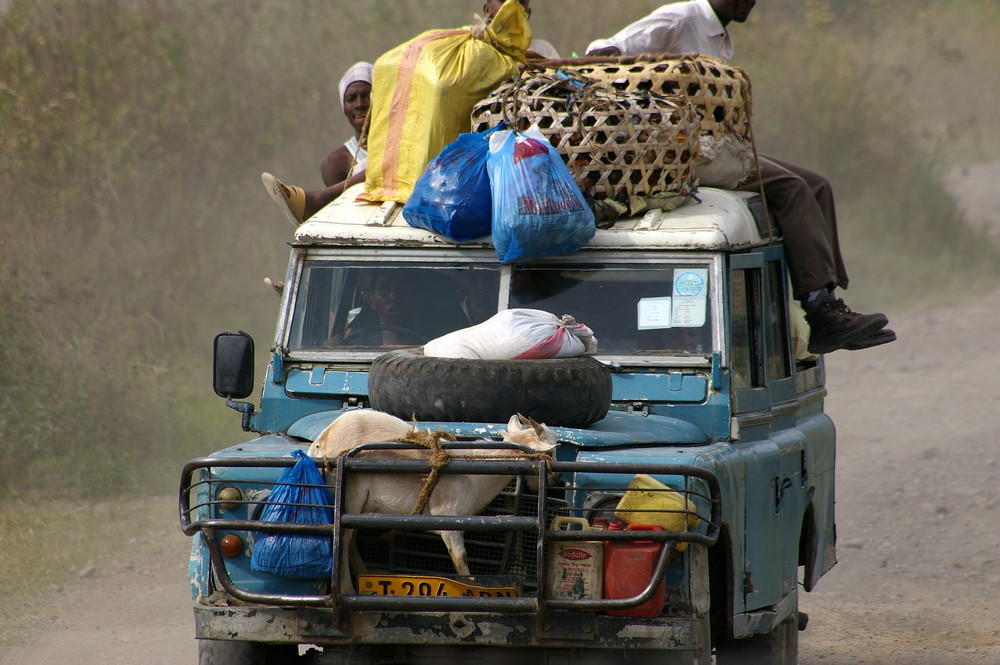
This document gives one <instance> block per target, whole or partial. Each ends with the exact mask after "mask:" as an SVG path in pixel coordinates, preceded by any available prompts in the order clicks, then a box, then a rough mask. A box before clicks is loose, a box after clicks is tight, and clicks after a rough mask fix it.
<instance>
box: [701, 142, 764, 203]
mask: <svg viewBox="0 0 1000 665" xmlns="http://www.w3.org/2000/svg"><path fill="white" fill-rule="evenodd" d="M698 148H699V149H698V156H697V157H695V160H694V172H695V175H696V176H697V177H698V183H699V184H700V185H702V186H704V187H721V188H722V189H736V188H737V187H739V185H740V183H742V182H743V181H744V180H746V179H747V177H748V176H749V175H750V172H751V170H752V169H753V146H752V145H751V144H750V142H749V141H747V140H746V139H744V138H741V137H739V136H737V135H736V134H733V133H731V132H729V133H726V134H725V135H724V136H723V137H722V138H721V139H720V140H718V141H717V140H716V139H715V138H714V137H713V136H712V135H711V134H702V136H701V138H700V139H699V140H698Z"/></svg>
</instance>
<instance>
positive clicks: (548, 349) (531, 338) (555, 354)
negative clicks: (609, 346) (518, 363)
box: [424, 309, 597, 360]
mask: <svg viewBox="0 0 1000 665" xmlns="http://www.w3.org/2000/svg"><path fill="white" fill-rule="evenodd" d="M596 352H597V340H596V339H595V338H594V333H593V331H592V330H591V329H590V328H588V327H587V326H585V325H583V324H582V323H577V321H576V319H574V318H573V317H572V316H570V315H569V314H567V315H565V316H563V317H562V318H561V319H560V318H558V317H557V316H555V315H554V314H550V313H548V312H543V311H542V310H538V309H505V310H504V311H502V312H498V313H497V314H495V315H493V316H492V317H490V318H489V319H487V320H485V321H483V322H482V323H480V324H479V325H475V326H471V327H469V328H462V329H461V330H456V331H455V332H452V333H448V334H447V335H443V336H441V337H438V338H437V339H432V340H431V341H429V342H427V344H425V345H424V355H425V356H433V357H436V358H471V359H477V358H478V359H481V360H528V359H538V358H570V357H573V356H582V355H585V354H592V353H596Z"/></svg>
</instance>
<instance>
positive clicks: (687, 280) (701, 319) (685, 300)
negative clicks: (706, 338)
mask: <svg viewBox="0 0 1000 665" xmlns="http://www.w3.org/2000/svg"><path fill="white" fill-rule="evenodd" d="M707 301H708V270H705V269H703V268H692V269H690V270H678V271H676V272H675V273H674V298H673V302H672V303H671V307H672V309H671V313H670V321H671V326H673V327H677V328H700V327H701V326H703V325H705V316H706V304H707Z"/></svg>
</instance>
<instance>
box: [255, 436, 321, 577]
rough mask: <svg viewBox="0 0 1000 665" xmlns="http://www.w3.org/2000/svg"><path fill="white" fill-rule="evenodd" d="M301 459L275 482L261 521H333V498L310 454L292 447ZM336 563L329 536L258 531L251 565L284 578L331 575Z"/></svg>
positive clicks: (304, 522)
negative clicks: (334, 562) (333, 565)
mask: <svg viewBox="0 0 1000 665" xmlns="http://www.w3.org/2000/svg"><path fill="white" fill-rule="evenodd" d="M292 455H294V456H295V457H298V458H299V460H298V461H297V462H296V463H295V465H294V466H292V467H290V468H289V469H287V470H285V472H284V473H282V474H281V477H280V478H278V482H277V483H275V485H274V489H273V490H271V495H270V496H269V497H268V499H267V504H265V506H264V509H263V510H262V511H261V514H260V519H261V521H262V522H282V523H292V524H332V523H333V509H332V507H331V506H332V505H333V497H332V496H330V492H329V490H327V488H326V487H324V485H325V484H326V481H325V480H324V479H323V474H321V473H320V472H319V470H318V469H317V468H316V463H315V462H314V461H313V460H312V458H311V457H309V456H307V455H306V454H305V453H304V452H302V451H301V450H293V451H292ZM332 564H333V554H332V548H331V538H330V536H312V535H298V534H292V533H267V532H257V534H256V535H255V537H254V546H253V554H251V555H250V567H251V568H252V569H254V570H256V571H259V572H263V573H272V574H274V575H282V576H285V577H329V576H330V570H331V567H332Z"/></svg>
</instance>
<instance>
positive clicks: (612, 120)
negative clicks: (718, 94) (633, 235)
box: [472, 69, 699, 202]
mask: <svg viewBox="0 0 1000 665" xmlns="http://www.w3.org/2000/svg"><path fill="white" fill-rule="evenodd" d="M502 120H506V121H508V122H509V123H510V124H511V125H512V126H514V127H517V128H519V129H526V128H527V127H528V126H530V125H533V124H534V125H537V126H538V128H539V129H540V130H541V132H542V134H544V135H545V137H546V138H547V139H548V140H549V142H550V143H551V144H552V145H553V146H555V148H556V150H557V151H558V152H559V154H560V155H561V156H562V158H563V160H564V161H565V162H566V165H567V167H568V168H569V171H570V173H571V174H572V175H573V179H574V180H575V181H576V183H577V185H579V187H580V189H581V190H583V191H584V192H586V193H587V194H589V195H590V196H592V197H593V198H595V199H604V198H612V199H615V200H618V201H621V202H627V201H628V200H629V198H630V197H644V196H651V195H656V194H663V193H687V191H688V190H689V189H690V188H691V185H692V180H693V177H694V176H693V161H694V158H695V154H696V152H697V148H698V135H699V124H698V116H697V114H696V113H695V111H694V108H693V107H692V105H691V103H690V102H689V101H688V100H687V99H686V98H684V97H677V96H672V97H664V96H661V95H657V94H650V93H648V92H631V91H630V92H624V93H623V92H617V91H615V90H609V89H607V88H605V87H603V86H601V85H597V84H595V83H594V82H593V81H591V80H589V79H588V78H586V77H584V76H582V75H579V74H576V73H574V72H565V71H562V70H559V71H557V70H552V69H533V70H526V71H525V72H524V73H523V74H522V75H521V77H520V78H517V79H513V80H511V81H509V82H507V83H505V84H504V85H502V86H501V87H500V88H498V89H497V90H496V91H495V92H494V93H493V94H492V95H491V96H490V97H489V98H487V99H486V100H484V101H482V102H480V103H479V104H478V105H476V107H475V108H474V109H473V111H472V126H473V129H474V130H475V131H482V130H484V129H486V128H489V127H493V126H495V125H496V124H498V123H499V122H500V121H502Z"/></svg>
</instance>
